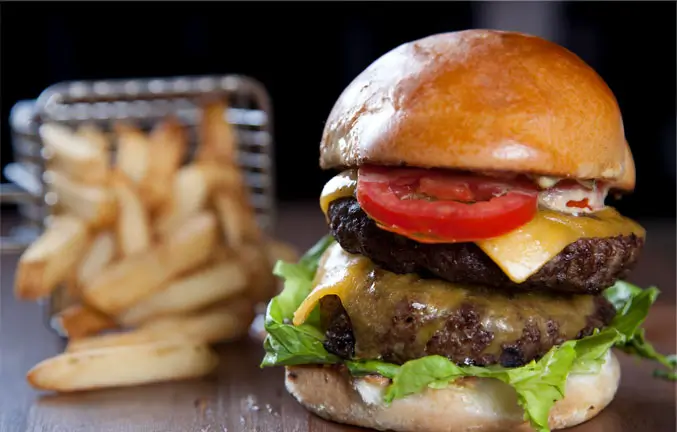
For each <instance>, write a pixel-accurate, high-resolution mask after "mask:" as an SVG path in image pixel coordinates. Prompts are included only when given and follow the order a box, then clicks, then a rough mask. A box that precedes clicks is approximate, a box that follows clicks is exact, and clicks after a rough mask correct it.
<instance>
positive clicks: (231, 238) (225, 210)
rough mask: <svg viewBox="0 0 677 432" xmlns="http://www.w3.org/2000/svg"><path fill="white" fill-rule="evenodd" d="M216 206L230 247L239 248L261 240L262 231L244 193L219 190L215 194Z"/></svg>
mask: <svg viewBox="0 0 677 432" xmlns="http://www.w3.org/2000/svg"><path fill="white" fill-rule="evenodd" d="M214 207H215V209H216V213H217V215H218V217H219V223H220V225H221V230H222V231H223V233H224V235H225V237H226V243H227V244H228V245H229V246H230V247H232V248H238V247H240V246H242V245H243V244H244V243H247V242H259V241H260V239H261V231H260V230H259V226H258V224H257V223H256V217H255V215H254V211H253V210H252V208H251V206H250V205H249V203H248V202H247V201H246V197H245V196H244V194H242V193H231V192H225V191H218V192H216V193H215V195H214Z"/></svg>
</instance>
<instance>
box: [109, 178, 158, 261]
mask: <svg viewBox="0 0 677 432" xmlns="http://www.w3.org/2000/svg"><path fill="white" fill-rule="evenodd" d="M130 183H131V182H130V181H129V180H128V179H127V178H126V177H125V176H124V175H123V174H122V173H116V175H113V176H112V179H111V184H112V189H113V192H114V193H115V197H116V198H117V202H118V218H117V221H116V231H117V239H118V243H119V245H120V252H121V253H122V255H123V256H129V255H133V254H135V253H139V252H142V251H144V250H147V249H148V248H149V247H150V242H151V233H150V222H149V217H148V212H147V210H146V208H145V207H144V205H143V203H142V202H141V199H140V198H139V195H137V193H136V191H135V190H134V189H133V187H132V185H131V184H130Z"/></svg>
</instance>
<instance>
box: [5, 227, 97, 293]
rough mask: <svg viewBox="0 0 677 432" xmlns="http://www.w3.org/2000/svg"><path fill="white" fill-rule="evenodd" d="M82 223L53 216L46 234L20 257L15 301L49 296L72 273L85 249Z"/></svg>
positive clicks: (87, 238)
mask: <svg viewBox="0 0 677 432" xmlns="http://www.w3.org/2000/svg"><path fill="white" fill-rule="evenodd" d="M88 240H89V234H88V231H87V226H86V225H85V223H84V222H83V221H82V220H81V219H78V218H77V217H74V216H67V215H64V216H54V217H52V219H51V220H50V224H49V226H48V227H47V229H46V231H45V232H44V233H43V234H42V235H41V236H40V238H38V239H37V240H36V241H35V242H33V244H31V245H30V246H29V247H28V249H26V251H25V252H24V253H23V254H22V255H21V258H20V259H19V264H18V267H17V274H16V279H15V288H14V289H15V295H16V297H17V298H20V299H26V300H36V299H39V298H42V297H45V296H48V295H49V294H50V293H51V292H52V291H53V290H54V288H56V286H57V284H59V283H60V282H61V281H63V280H64V279H66V278H67V277H68V276H69V274H70V273H71V272H72V271H73V269H74V267H75V265H76V263H77V261H78V260H79V259H80V257H81V256H82V254H83V253H84V251H85V250H86V247H87V242H88Z"/></svg>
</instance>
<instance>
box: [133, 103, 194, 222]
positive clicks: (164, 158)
mask: <svg viewBox="0 0 677 432" xmlns="http://www.w3.org/2000/svg"><path fill="white" fill-rule="evenodd" d="M149 140H150V141H149V153H150V154H151V155H152V157H151V158H149V160H148V171H147V174H146V176H145V177H144V178H143V179H142V180H141V182H140V183H139V191H140V192H141V195H142V197H143V198H144V202H145V203H146V205H147V206H148V208H149V209H150V210H151V211H154V210H155V209H156V208H161V207H162V206H166V205H168V203H169V200H170V198H171V192H172V181H173V177H174V174H175V173H176V171H177V170H178V169H179V166H180V165H181V162H182V161H183V159H184V158H185V156H186V151H187V148H188V137H187V136H186V132H185V130H184V128H183V126H182V125H181V124H180V123H179V121H178V119H176V117H173V116H172V117H168V118H167V119H165V120H164V121H162V122H160V123H158V124H157V125H156V126H155V127H154V128H153V130H152V131H151V133H150V136H149Z"/></svg>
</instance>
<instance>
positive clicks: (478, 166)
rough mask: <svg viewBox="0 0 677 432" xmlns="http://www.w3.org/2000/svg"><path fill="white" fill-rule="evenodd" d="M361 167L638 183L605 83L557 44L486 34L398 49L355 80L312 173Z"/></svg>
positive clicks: (625, 186)
mask: <svg viewBox="0 0 677 432" xmlns="http://www.w3.org/2000/svg"><path fill="white" fill-rule="evenodd" d="M367 163H373V164H379V165H407V166H416V167H424V168H451V169H463V170H470V171H509V172H519V173H530V174H535V175H548V176H555V177H567V178H576V179H598V180H605V181H607V182H609V183H610V184H611V187H612V188H613V189H616V190H621V191H631V190H632V189H634V186H635V166H634V162H633V158H632V154H631V152H630V148H629V147H628V144H627V142H626V140H625V134H624V131H623V120H622V118H621V113H620V109H619V107H618V103H617V101H616V98H615V97H614V95H613V93H612V92H611V90H610V89H609V87H608V86H607V85H606V83H605V82H604V80H603V79H602V78H601V77H600V76H599V75H598V74H597V73H596V72H595V71H594V70H593V69H592V68H590V67H589V66H588V65H587V64H586V63H585V62H583V61H582V60H581V59H580V58H579V57H577V56H576V55H574V54H573V53H571V52H570V51H568V50H566V49H565V48H563V47H561V46H559V45H557V44H555V43H552V42H549V41H546V40H544V39H541V38H538V37H535V36H530V35H525V34H521V33H515V32H503V31H493V30H467V31H460V32H453V33H443V34H437V35H433V36H429V37H426V38H424V39H420V40H417V41H413V42H409V43H406V44H403V45H401V46H399V47H397V48H395V49H393V50H392V51H390V52H388V53H386V54H384V55H383V56H382V57H380V58H379V59H377V60H376V61H375V62H374V63H372V64H371V65H370V66H369V67H368V68H367V69H366V70H365V71H364V72H362V73H361V74H360V75H359V76H358V77H357V78H355V79H354V80H353V82H352V83H351V84H350V85H349V86H348V87H347V88H346V89H345V90H344V91H343V93H342V94H341V96H340V97H339V99H338V101H337V102H336V104H335V105H334V108H333V109H332V111H331V113H330V114H329V118H328V119H327V122H326V125H325V129H324V132H323V136H322V144H321V146H320V166H321V167H322V168H324V169H329V168H343V167H355V166H359V165H362V164H367Z"/></svg>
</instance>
